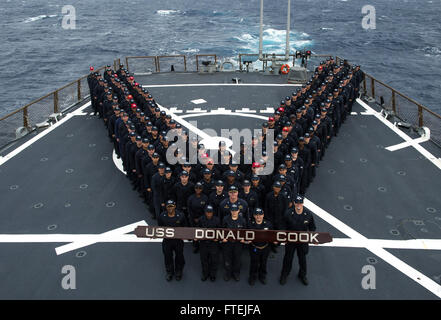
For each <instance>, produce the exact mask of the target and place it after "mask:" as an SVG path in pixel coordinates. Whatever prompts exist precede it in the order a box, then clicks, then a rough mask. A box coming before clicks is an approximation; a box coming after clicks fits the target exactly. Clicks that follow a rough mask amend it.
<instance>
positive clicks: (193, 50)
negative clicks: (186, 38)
mask: <svg viewBox="0 0 441 320" xmlns="http://www.w3.org/2000/svg"><path fill="white" fill-rule="evenodd" d="M199 51H200V50H199V49H185V50H182V52H186V53H197V52H199Z"/></svg>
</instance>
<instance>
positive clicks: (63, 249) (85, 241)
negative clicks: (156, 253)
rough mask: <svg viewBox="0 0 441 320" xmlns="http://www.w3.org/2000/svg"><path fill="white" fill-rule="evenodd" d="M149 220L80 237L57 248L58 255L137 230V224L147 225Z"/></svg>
mask: <svg viewBox="0 0 441 320" xmlns="http://www.w3.org/2000/svg"><path fill="white" fill-rule="evenodd" d="M147 225H148V224H147V222H145V221H144V220H141V221H138V222H135V223H132V224H129V225H127V226H124V227H121V228H117V229H114V230H110V231H107V232H104V233H101V234H97V235H95V236H93V237H86V238H84V239H80V240H78V241H75V242H72V243H69V244H66V245H64V246H61V247H57V248H55V252H56V253H57V255H60V254H63V253H66V252H69V251H73V250H76V249H79V248H83V247H87V246H90V245H92V244H95V243H98V242H100V238H106V237H108V236H112V235H121V234H126V233H128V232H133V231H134V230H135V228H136V227H137V226H147Z"/></svg>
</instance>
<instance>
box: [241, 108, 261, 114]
mask: <svg viewBox="0 0 441 320" xmlns="http://www.w3.org/2000/svg"><path fill="white" fill-rule="evenodd" d="M236 112H248V113H256V110H250V108H242V109H240V110H236Z"/></svg>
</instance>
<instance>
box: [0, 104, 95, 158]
mask: <svg viewBox="0 0 441 320" xmlns="http://www.w3.org/2000/svg"><path fill="white" fill-rule="evenodd" d="M88 106H90V101H89V102H88V103H86V104H85V105H84V106H82V107H80V108H78V109H77V110H75V111H73V112H70V113H68V114H67V115H66V116H65V117H64V118H63V119H61V120H60V121H58V122H57V123H55V124H54V125H52V126H50V127H48V128H47V129H45V130H44V131H43V132H41V133H39V134H37V135H36V136H35V137H33V138H32V139H30V140H28V141H26V142H25V143H23V144H22V145H21V146H19V147H17V148H16V149H14V150H13V151H11V152H10V153H8V154H7V155H5V156H4V157H2V158H1V159H0V166H1V165H2V164H4V163H5V162H6V161H8V160H10V159H12V158H13V157H15V156H16V155H17V154H19V153H20V152H22V151H23V150H25V149H26V148H27V147H29V146H30V145H31V144H33V143H35V142H36V141H38V140H40V139H41V138H43V137H44V136H45V135H47V134H48V133H50V132H52V131H53V130H55V129H56V128H58V127H59V126H61V125H63V124H64V123H65V122H66V121H68V120H69V119H70V118H72V117H73V116H76V115H78V114H81V113H82V111H83V110H84V109H86V108H87V107H88Z"/></svg>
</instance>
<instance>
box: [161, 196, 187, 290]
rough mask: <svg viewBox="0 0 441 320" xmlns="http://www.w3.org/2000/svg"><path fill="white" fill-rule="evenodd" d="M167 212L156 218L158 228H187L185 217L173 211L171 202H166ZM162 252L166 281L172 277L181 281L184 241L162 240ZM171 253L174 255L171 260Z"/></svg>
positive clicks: (183, 263)
mask: <svg viewBox="0 0 441 320" xmlns="http://www.w3.org/2000/svg"><path fill="white" fill-rule="evenodd" d="M166 206H167V211H164V212H162V213H161V215H160V216H159V218H158V226H164V227H185V226H187V223H186V220H185V216H184V214H183V213H182V212H180V211H178V210H175V208H176V204H175V202H174V201H173V200H168V201H167V204H166ZM169 210H170V211H171V213H170V211H169ZM162 252H163V253H164V262H165V270H166V272H167V276H166V279H167V281H170V280H171V279H172V278H173V275H175V276H176V280H178V281H179V280H181V278H182V271H183V269H184V265H185V259H184V240H181V239H164V240H162ZM173 253H174V254H175V256H174V259H173Z"/></svg>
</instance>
